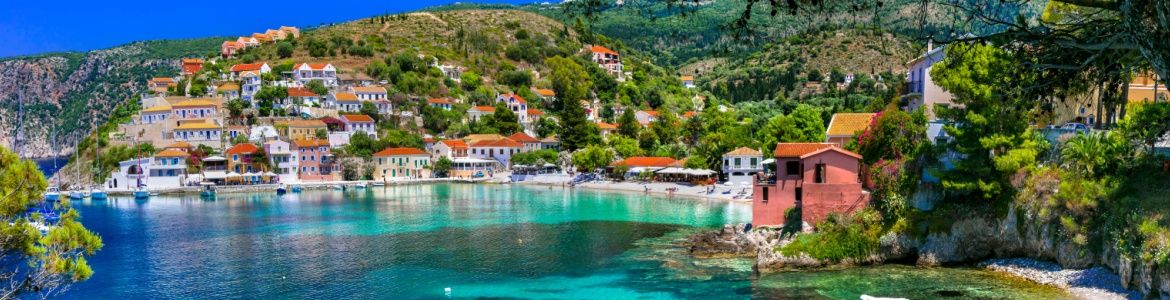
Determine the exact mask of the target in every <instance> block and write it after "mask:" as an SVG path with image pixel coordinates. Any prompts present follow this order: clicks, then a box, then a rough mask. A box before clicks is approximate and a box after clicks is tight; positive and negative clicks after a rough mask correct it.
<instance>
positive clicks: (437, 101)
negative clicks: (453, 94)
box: [427, 98, 451, 104]
mask: <svg viewBox="0 0 1170 300" xmlns="http://www.w3.org/2000/svg"><path fill="white" fill-rule="evenodd" d="M427 103H430V104H451V100H450V99H447V98H430V99H427Z"/></svg>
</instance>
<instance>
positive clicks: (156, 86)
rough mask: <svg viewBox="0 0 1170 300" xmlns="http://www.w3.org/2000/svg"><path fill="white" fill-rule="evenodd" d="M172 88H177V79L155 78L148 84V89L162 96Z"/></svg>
mask: <svg viewBox="0 0 1170 300" xmlns="http://www.w3.org/2000/svg"><path fill="white" fill-rule="evenodd" d="M172 86H175V79H174V78H170V77H155V78H151V79H150V81H147V82H146V87H147V88H148V89H150V91H151V92H155V93H157V94H160V95H161V94H166V93H167V90H168V89H170V88H171V87H172Z"/></svg>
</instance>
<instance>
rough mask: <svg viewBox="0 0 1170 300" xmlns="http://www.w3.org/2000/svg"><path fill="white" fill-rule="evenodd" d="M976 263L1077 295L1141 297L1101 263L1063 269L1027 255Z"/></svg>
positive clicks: (1107, 297)
mask: <svg viewBox="0 0 1170 300" xmlns="http://www.w3.org/2000/svg"><path fill="white" fill-rule="evenodd" d="M979 266H980V267H983V268H986V269H988V270H992V271H996V272H1001V273H1005V274H1008V275H1011V276H1015V277H1019V278H1023V279H1025V280H1028V281H1032V282H1035V283H1039V284H1046V285H1052V286H1056V287H1059V288H1061V289H1064V290H1065V291H1068V293H1069V294H1072V295H1073V296H1074V297H1077V298H1079V299H1094V300H1096V299H1142V296H1141V295H1140V294H1138V292H1136V291H1133V290H1129V289H1126V288H1125V287H1122V286H1121V280H1120V279H1119V278H1118V276H1117V274H1114V273H1113V272H1112V271H1110V270H1108V269H1106V268H1104V267H1101V266H1097V267H1092V268H1088V269H1079V270H1078V269H1065V268H1062V267H1061V266H1060V265H1058V264H1056V263H1052V262H1047V261H1041V260H1036V259H1031V258H1005V259H992V260H988V261H985V262H983V263H980V264H979Z"/></svg>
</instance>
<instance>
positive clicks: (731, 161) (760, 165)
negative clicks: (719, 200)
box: [723, 147, 764, 185]
mask: <svg viewBox="0 0 1170 300" xmlns="http://www.w3.org/2000/svg"><path fill="white" fill-rule="evenodd" d="M763 171H764V155H763V153H760V151H757V150H756V149H752V148H748V147H739V148H736V149H735V150H731V152H727V153H725V154H723V176H725V177H726V178H727V182H728V183H732V184H745V185H746V184H752V183H754V182H755V181H754V180H753V179H755V176H756V173H759V172H763Z"/></svg>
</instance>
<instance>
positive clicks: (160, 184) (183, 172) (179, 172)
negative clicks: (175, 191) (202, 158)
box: [147, 149, 191, 189]
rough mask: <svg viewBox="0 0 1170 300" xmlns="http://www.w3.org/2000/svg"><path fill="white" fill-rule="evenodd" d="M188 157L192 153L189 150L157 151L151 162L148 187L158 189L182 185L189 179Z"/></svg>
mask: <svg viewBox="0 0 1170 300" xmlns="http://www.w3.org/2000/svg"><path fill="white" fill-rule="evenodd" d="M188 157H191V155H190V154H187V152H183V151H179V150H174V149H165V150H163V151H160V152H158V153H156V154H155V155H154V157H153V158H152V161H151V164H150V169H149V174H150V175H149V177H148V179H147V187H148V188H154V189H158V188H174V187H180V186H182V185H183V183H184V182H186V180H187V158H188Z"/></svg>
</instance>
